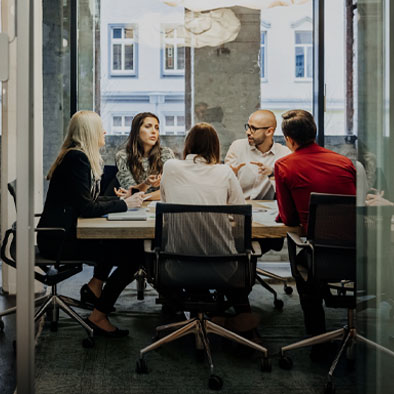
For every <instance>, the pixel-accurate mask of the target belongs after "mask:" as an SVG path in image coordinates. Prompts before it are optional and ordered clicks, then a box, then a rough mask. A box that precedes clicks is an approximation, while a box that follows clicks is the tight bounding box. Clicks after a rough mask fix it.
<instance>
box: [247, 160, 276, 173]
mask: <svg viewBox="0 0 394 394" xmlns="http://www.w3.org/2000/svg"><path fill="white" fill-rule="evenodd" d="M250 164H254V165H255V166H257V167H258V171H259V174H261V175H268V176H269V175H271V174H272V167H270V166H266V165H265V164H263V163H260V162H259V161H251V162H250Z"/></svg>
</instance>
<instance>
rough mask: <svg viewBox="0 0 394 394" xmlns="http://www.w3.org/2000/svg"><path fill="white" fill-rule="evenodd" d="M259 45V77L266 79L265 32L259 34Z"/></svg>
mask: <svg viewBox="0 0 394 394" xmlns="http://www.w3.org/2000/svg"><path fill="white" fill-rule="evenodd" d="M260 45H261V49H260V76H261V79H267V31H262V32H261V41H260Z"/></svg>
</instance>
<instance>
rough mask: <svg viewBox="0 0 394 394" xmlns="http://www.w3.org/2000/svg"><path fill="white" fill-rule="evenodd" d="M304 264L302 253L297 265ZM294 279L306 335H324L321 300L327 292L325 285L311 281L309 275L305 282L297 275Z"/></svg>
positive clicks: (303, 253) (324, 325) (298, 257)
mask: <svg viewBox="0 0 394 394" xmlns="http://www.w3.org/2000/svg"><path fill="white" fill-rule="evenodd" d="M305 264H306V258H305V252H304V251H302V252H300V253H299V254H298V255H297V265H302V266H305ZM306 268H308V267H306ZM294 279H295V282H296V287H297V291H298V295H299V297H300V304H301V308H302V311H303V313H304V324H305V332H306V334H307V335H311V336H314V335H319V334H322V333H324V332H325V331H326V319H325V313H324V308H323V299H324V297H325V296H326V295H327V293H328V292H329V290H328V287H327V285H326V284H322V283H318V282H315V281H313V280H312V279H311V274H310V273H308V279H307V280H306V281H305V280H304V279H303V278H302V276H301V275H299V274H298V275H296V276H294Z"/></svg>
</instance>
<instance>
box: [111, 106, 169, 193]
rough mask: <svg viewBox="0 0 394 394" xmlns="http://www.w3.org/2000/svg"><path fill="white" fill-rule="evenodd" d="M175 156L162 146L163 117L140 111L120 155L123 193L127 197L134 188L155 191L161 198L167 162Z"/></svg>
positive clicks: (118, 176) (117, 160)
mask: <svg viewBox="0 0 394 394" xmlns="http://www.w3.org/2000/svg"><path fill="white" fill-rule="evenodd" d="M174 157H175V156H174V153H173V152H172V150H171V149H170V148H167V147H161V146H160V137H159V118H158V117H157V116H156V115H155V114H152V113H151V112H141V113H139V114H137V115H136V116H135V117H134V119H133V122H132V124H131V131H130V134H129V137H128V139H127V142H126V146H125V148H124V149H121V150H120V151H118V152H117V154H116V165H117V167H118V173H117V174H116V178H117V179H118V181H119V185H120V187H121V190H120V195H123V196H125V195H126V194H125V193H126V192H127V191H129V190H130V189H131V188H133V189H138V190H139V191H143V192H145V193H151V197H150V199H152V200H160V190H159V188H160V179H161V173H162V171H163V165H164V163H165V162H166V161H167V160H168V159H173V158H174ZM118 195H119V194H118Z"/></svg>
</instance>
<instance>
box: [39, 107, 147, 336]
mask: <svg viewBox="0 0 394 394" xmlns="http://www.w3.org/2000/svg"><path fill="white" fill-rule="evenodd" d="M104 135H105V130H104V129H103V126H102V122H101V119H100V117H99V116H98V115H97V114H96V113H95V112H92V111H79V112H77V113H75V114H74V115H73V117H72V118H71V120H70V124H69V127H68V132H67V136H66V138H65V140H64V142H63V145H62V147H61V149H60V152H59V155H58V156H57V158H56V160H55V162H54V163H53V164H52V167H51V168H50V170H49V173H48V176H47V178H48V179H49V180H50V184H49V189H48V194H47V198H46V201H45V206H44V211H43V214H42V216H41V219H40V222H39V227H62V228H64V229H65V230H66V235H65V240H64V242H63V244H62V249H61V250H62V254H61V257H62V258H63V259H67V260H72V259H88V260H93V261H95V262H96V263H97V267H96V269H95V274H94V277H93V278H92V279H91V281H90V282H89V284H88V285H85V286H88V289H89V290H90V291H91V292H92V293H94V295H95V296H96V297H97V302H95V309H94V310H93V312H92V313H91V315H90V316H89V318H88V323H89V324H90V325H91V326H92V328H93V329H94V332H95V335H102V336H107V337H120V336H125V335H128V331H127V330H119V329H118V328H116V327H115V326H113V325H112V324H111V323H110V322H109V320H108V318H107V314H108V313H109V312H111V310H113V305H114V303H115V301H116V299H117V298H118V296H119V294H120V293H121V292H122V290H123V289H124V288H125V287H126V286H127V285H128V284H129V283H130V282H131V281H132V280H133V277H134V273H135V271H136V268H137V263H138V261H139V256H138V252H137V253H136V259H135V261H136V264H130V262H129V259H127V264H122V262H123V260H124V256H125V254H124V253H125V251H126V250H127V255H130V244H129V243H127V245H126V244H125V242H123V243H122V242H119V241H118V242H116V241H111V242H104V241H99V240H97V241H96V240H92V241H90V240H79V239H77V238H76V224H77V219H78V217H98V216H102V215H104V214H107V213H110V212H122V211H126V210H127V209H128V208H130V207H138V206H141V203H142V195H143V193H137V194H134V195H133V196H130V197H128V198H124V199H122V198H119V197H116V196H113V197H99V194H100V177H101V174H102V167H103V163H102V158H101V155H100V148H102V147H103V146H104V145H105V139H104ZM37 241H38V247H39V249H40V252H41V253H42V255H43V256H44V257H47V258H57V256H58V251H59V246H60V244H61V242H62V240H61V239H60V237H59V234H54V233H46V232H45V233H44V232H40V233H39V236H38V239H37ZM112 262H116V263H117V264H118V263H119V264H118V267H117V269H116V270H115V271H114V272H113V273H112V275H111V276H110V277H109V278H108V280H107V276H108V273H109V271H110V269H111V268H112V264H113V263H112ZM105 280H107V282H106V285H105V286H104V288H103V282H104V281H105Z"/></svg>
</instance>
